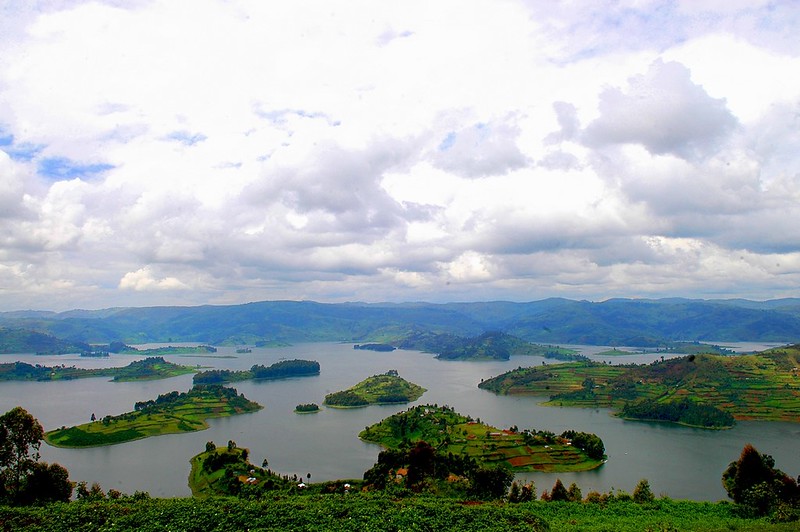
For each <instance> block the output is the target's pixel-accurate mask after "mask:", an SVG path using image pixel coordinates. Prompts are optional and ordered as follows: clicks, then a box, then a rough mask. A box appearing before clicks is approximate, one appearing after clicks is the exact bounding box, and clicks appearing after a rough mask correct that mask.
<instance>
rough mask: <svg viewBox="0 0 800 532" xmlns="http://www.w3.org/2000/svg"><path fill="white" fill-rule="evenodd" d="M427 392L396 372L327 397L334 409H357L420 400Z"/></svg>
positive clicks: (387, 373) (368, 380) (327, 403)
mask: <svg viewBox="0 0 800 532" xmlns="http://www.w3.org/2000/svg"><path fill="white" fill-rule="evenodd" d="M426 391H427V390H426V389H425V388H423V387H422V386H420V385H418V384H414V383H413V382H408V381H407V380H405V379H404V378H402V377H400V376H399V375H398V373H397V371H396V370H393V369H392V370H389V371H387V372H386V373H383V374H381V375H373V376H372V377H367V378H366V379H364V380H363V381H361V382H359V383H358V384H356V385H355V386H353V387H352V388H348V389H347V390H342V391H339V392H333V393H329V394H328V395H326V396H325V400H324V401H323V404H324V405H326V406H330V407H333V408H357V407H362V406H368V405H374V404H402V403H410V402H411V401H416V400H417V399H419V398H420V397H421V396H422V394H423V393H425V392H426Z"/></svg>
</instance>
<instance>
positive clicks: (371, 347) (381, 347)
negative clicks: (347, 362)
mask: <svg viewBox="0 0 800 532" xmlns="http://www.w3.org/2000/svg"><path fill="white" fill-rule="evenodd" d="M353 349H360V350H365V351H381V352H387V353H388V352H391V351H394V350H395V349H397V348H396V347H395V346H393V345H389V344H355V345H354V346H353Z"/></svg>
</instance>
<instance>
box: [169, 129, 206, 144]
mask: <svg viewBox="0 0 800 532" xmlns="http://www.w3.org/2000/svg"><path fill="white" fill-rule="evenodd" d="M167 138H168V139H169V140H177V141H178V142H180V143H181V144H185V145H186V146H194V145H195V144H197V143H198V142H203V141H204V140H206V139H207V138H208V137H206V136H205V135H203V134H202V133H194V134H192V133H189V132H188V131H173V132H172V133H170V134H169V135H167Z"/></svg>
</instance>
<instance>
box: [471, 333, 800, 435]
mask: <svg viewBox="0 0 800 532" xmlns="http://www.w3.org/2000/svg"><path fill="white" fill-rule="evenodd" d="M478 386H479V387H480V388H482V389H484V390H489V391H492V392H495V393H498V394H518V395H522V394H524V395H534V396H547V397H549V401H547V402H546V403H544V404H546V405H556V406H583V407H598V406H599V407H609V408H614V409H616V410H618V411H619V412H620V413H621V415H622V416H623V417H629V418H635V419H647V420H656V421H671V422H677V423H683V424H687V425H692V426H698V427H705V428H725V427H728V426H731V425H732V424H733V422H734V419H740V420H763V421H792V422H800V345H790V346H785V347H779V348H774V349H769V350H766V351H762V352H760V353H756V354H752V355H739V356H722V355H713V354H698V355H689V356H685V357H679V358H673V359H668V360H664V361H656V362H653V363H651V364H645V365H636V364H630V365H619V366H616V365H615V366H612V365H608V364H602V363H596V362H574V363H567V364H560V365H550V366H541V367H530V368H518V369H515V370H512V371H509V372H507V373H503V374H502V375H498V376H496V377H493V378H491V379H487V380H485V381H483V382H481V383H480V384H479V385H478Z"/></svg>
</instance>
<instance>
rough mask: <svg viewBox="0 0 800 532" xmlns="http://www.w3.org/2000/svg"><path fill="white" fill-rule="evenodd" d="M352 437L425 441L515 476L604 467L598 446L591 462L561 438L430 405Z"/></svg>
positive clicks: (389, 442) (393, 443)
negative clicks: (517, 473)
mask: <svg viewBox="0 0 800 532" xmlns="http://www.w3.org/2000/svg"><path fill="white" fill-rule="evenodd" d="M358 436H359V438H361V439H362V440H365V441H369V442H373V443H379V444H381V445H382V446H384V447H386V448H389V449H396V448H398V447H400V446H401V445H403V444H404V443H405V442H412V443H413V442H417V441H425V442H427V443H429V444H430V445H432V446H433V447H435V448H436V449H437V450H438V451H440V452H442V453H445V454H447V453H452V454H454V455H463V456H469V457H471V458H474V459H475V460H477V461H478V462H479V463H481V464H484V465H500V464H507V465H508V466H510V467H511V468H512V469H514V470H516V471H543V472H561V471H586V470H589V469H594V468H596V467H599V466H600V465H602V464H603V461H604V456H603V450H602V442H601V441H600V442H599V445H600V448H599V449H598V450H597V452H595V453H593V454H594V457H590V456H589V453H587V452H586V451H584V450H583V449H581V448H580V447H578V445H573V443H574V442H573V441H572V440H571V438H569V437H566V436H564V435H562V436H556V435H555V434H552V433H547V432H537V431H526V430H523V431H520V430H517V429H515V428H513V427H512V428H511V429H509V430H500V429H497V428H495V427H492V426H490V425H487V424H485V423H482V422H481V421H480V420H474V419H472V418H471V417H469V416H463V415H461V414H459V413H457V412H455V411H453V409H452V408H449V407H440V406H432V405H421V406H415V407H412V408H410V409H408V410H407V411H405V412H400V413H398V414H394V415H393V416H389V417H388V418H386V419H384V420H382V421H381V422H380V423H376V424H374V425H371V426H369V427H367V428H366V429H364V430H363V431H361V433H360V434H359V435H358ZM592 436H594V435H592ZM595 438H596V436H595ZM597 440H598V441H599V438H597Z"/></svg>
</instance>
